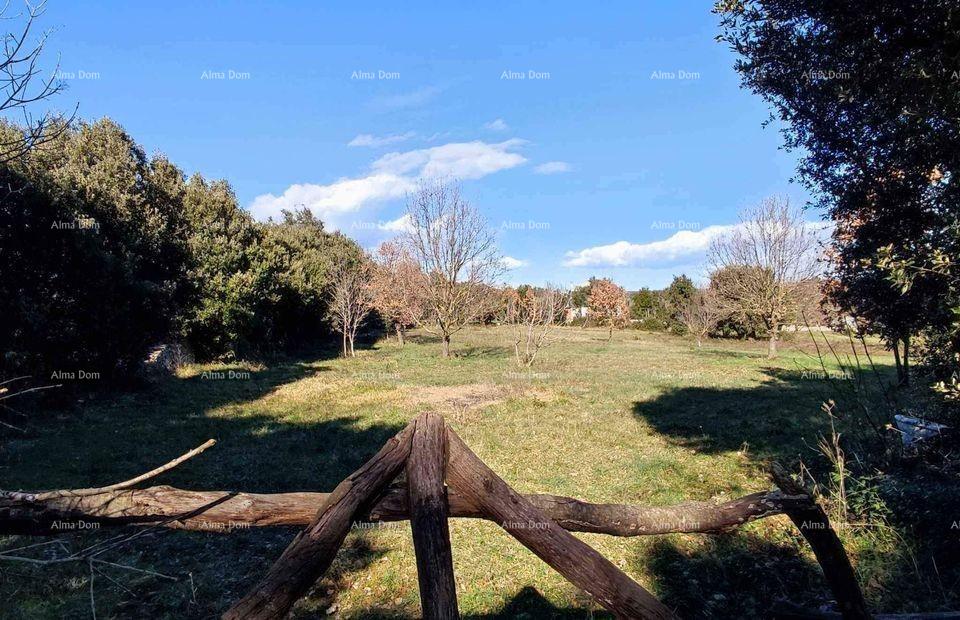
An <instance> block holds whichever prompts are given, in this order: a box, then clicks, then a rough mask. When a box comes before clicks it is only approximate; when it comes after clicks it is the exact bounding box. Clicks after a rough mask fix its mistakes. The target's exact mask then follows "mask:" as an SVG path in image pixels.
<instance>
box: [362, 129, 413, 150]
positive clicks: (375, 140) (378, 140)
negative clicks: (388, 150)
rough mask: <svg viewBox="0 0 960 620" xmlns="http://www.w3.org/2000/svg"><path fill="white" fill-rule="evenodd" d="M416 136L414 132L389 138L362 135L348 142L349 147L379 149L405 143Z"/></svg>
mask: <svg viewBox="0 0 960 620" xmlns="http://www.w3.org/2000/svg"><path fill="white" fill-rule="evenodd" d="M416 135H417V134H416V132H413V131H408V132H406V133H400V134H393V135H388V136H375V135H373V134H369V133H362V134H359V135H357V137H356V138H354V139H353V140H351V141H350V142H347V146H370V147H373V148H378V147H381V146H387V145H388V144H396V143H397V142H405V141H407V140H409V139H410V138H412V137H414V136H416Z"/></svg>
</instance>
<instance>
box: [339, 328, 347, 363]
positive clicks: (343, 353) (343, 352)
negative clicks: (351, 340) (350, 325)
mask: <svg viewBox="0 0 960 620" xmlns="http://www.w3.org/2000/svg"><path fill="white" fill-rule="evenodd" d="M340 355H341V356H343V357H346V356H347V328H346V327H344V328H343V344H342V345H341V346H340Z"/></svg>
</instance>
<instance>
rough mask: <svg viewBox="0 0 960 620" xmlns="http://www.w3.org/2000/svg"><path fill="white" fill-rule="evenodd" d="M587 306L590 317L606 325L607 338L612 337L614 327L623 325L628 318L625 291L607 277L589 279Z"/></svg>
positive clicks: (628, 307) (599, 323)
mask: <svg viewBox="0 0 960 620" xmlns="http://www.w3.org/2000/svg"><path fill="white" fill-rule="evenodd" d="M587 307H588V308H589V309H590V317H591V318H593V319H594V320H595V321H596V322H597V324H598V325H601V326H606V327H607V330H608V331H607V340H610V339H611V338H613V328H614V327H623V326H625V325H626V324H627V323H628V322H629V320H630V306H629V304H628V303H627V292H626V291H625V290H623V288H622V287H620V286H617V285H616V284H614V283H613V281H612V280H609V279H607V278H602V279H597V280H592V281H591V283H590V294H589V295H588V296H587Z"/></svg>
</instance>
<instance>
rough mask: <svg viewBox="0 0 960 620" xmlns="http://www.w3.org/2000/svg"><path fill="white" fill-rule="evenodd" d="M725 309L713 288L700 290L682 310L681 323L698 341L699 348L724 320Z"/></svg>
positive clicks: (680, 314)
mask: <svg viewBox="0 0 960 620" xmlns="http://www.w3.org/2000/svg"><path fill="white" fill-rule="evenodd" d="M723 314H724V313H723V309H722V308H721V307H720V304H719V301H718V299H717V293H716V291H715V290H714V289H712V288H705V289H698V290H697V291H696V292H694V294H693V296H692V297H691V298H690V300H689V301H688V302H687V304H686V305H685V306H683V307H682V308H680V313H679V317H680V322H681V323H683V326H684V327H686V328H687V331H688V332H690V333H691V334H692V335H693V336H694V337H695V338H696V339H697V348H698V349H699V348H700V347H701V346H702V344H703V339H704V338H706V336H707V334H709V333H710V331H711V330H712V329H713V328H714V327H716V326H717V323H719V322H720V319H721V318H723Z"/></svg>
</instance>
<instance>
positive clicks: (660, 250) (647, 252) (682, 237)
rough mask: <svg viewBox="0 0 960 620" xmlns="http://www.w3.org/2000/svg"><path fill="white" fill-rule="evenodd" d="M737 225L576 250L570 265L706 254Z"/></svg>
mask: <svg viewBox="0 0 960 620" xmlns="http://www.w3.org/2000/svg"><path fill="white" fill-rule="evenodd" d="M732 229H733V226H707V227H706V228H704V229H702V230H681V231H678V232H676V233H674V234H672V235H670V236H669V237H668V238H666V239H664V240H662V241H652V242H650V243H630V242H628V241H617V242H616V243H611V244H609V245H598V246H596V247H592V248H586V249H583V250H579V251H576V252H567V260H566V261H564V263H563V264H564V265H565V266H567V267H628V266H630V267H638V266H645V265H648V264H650V263H664V262H670V261H676V260H679V259H683V258H689V257H691V256H696V255H698V254H703V253H705V252H706V251H707V249H708V248H709V247H710V242H711V241H713V240H714V239H715V238H717V237H719V236H720V235H723V234H725V233H727V232H729V231H730V230H732Z"/></svg>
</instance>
